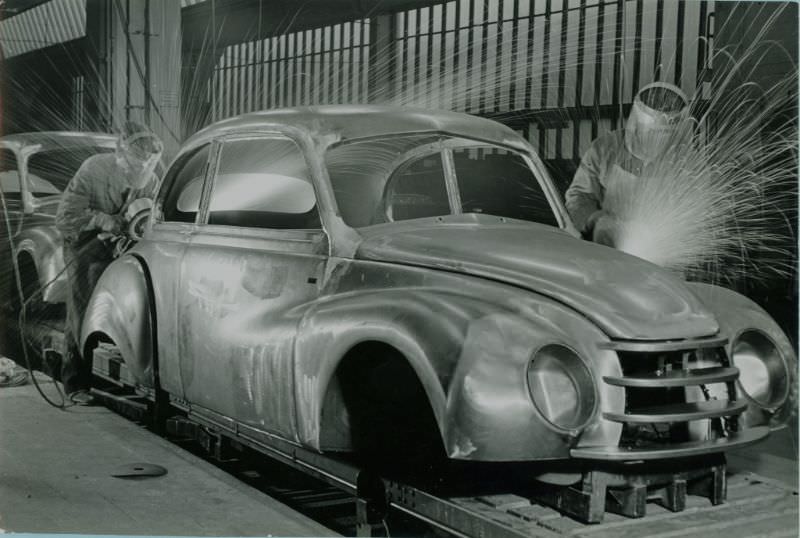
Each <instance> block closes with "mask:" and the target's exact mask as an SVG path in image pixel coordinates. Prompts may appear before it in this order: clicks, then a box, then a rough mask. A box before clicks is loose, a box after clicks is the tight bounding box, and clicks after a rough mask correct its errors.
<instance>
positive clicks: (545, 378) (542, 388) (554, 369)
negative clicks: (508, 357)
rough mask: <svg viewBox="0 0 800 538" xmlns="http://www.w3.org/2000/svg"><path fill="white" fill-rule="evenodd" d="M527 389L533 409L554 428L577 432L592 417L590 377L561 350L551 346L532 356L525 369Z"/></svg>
mask: <svg viewBox="0 0 800 538" xmlns="http://www.w3.org/2000/svg"><path fill="white" fill-rule="evenodd" d="M528 389H529V390H530V393H531V398H533V403H534V404H535V405H536V408H537V409H538V410H539V412H540V413H541V414H542V416H543V417H544V418H545V419H546V420H547V421H548V422H550V423H551V424H552V425H554V426H556V427H557V428H560V429H563V430H578V429H581V428H582V427H584V426H585V425H586V424H587V423H588V422H589V420H591V418H592V415H593V414H594V410H595V405H596V401H597V397H596V395H595V386H594V381H593V380H592V374H591V372H589V369H588V368H587V367H586V365H585V364H584V362H583V361H582V360H581V359H580V357H579V356H578V355H577V354H576V353H575V352H574V351H572V350H571V349H569V348H567V347H565V346H561V345H558V344H551V345H548V346H544V347H543V348H541V349H540V350H539V351H538V352H537V353H536V355H535V356H534V357H533V360H532V361H531V364H530V366H529V367H528Z"/></svg>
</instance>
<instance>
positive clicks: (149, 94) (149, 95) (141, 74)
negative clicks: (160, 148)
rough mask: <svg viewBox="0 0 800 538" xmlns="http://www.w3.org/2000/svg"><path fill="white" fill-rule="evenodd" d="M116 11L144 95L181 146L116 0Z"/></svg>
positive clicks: (165, 127)
mask: <svg viewBox="0 0 800 538" xmlns="http://www.w3.org/2000/svg"><path fill="white" fill-rule="evenodd" d="M114 11H115V12H116V13H117V18H118V19H119V22H120V24H121V25H122V27H123V28H124V29H125V30H124V32H123V33H124V34H125V41H126V42H127V44H128V51H127V52H128V56H129V57H130V58H131V59H132V60H133V67H134V68H135V69H136V72H137V73H138V74H139V80H141V82H142V86H143V87H144V93H145V95H147V99H148V100H149V101H150V103H151V104H152V105H153V109H154V110H155V111H156V114H158V117H159V118H161V122H162V124H163V125H164V129H166V131H167V132H168V133H169V135H170V136H171V137H172V138H173V140H175V142H177V143H178V144H180V143H181V140H180V138H178V135H176V134H175V132H174V131H173V130H172V129H171V128H170V126H169V123H167V120H166V118H164V115H163V114H162V113H161V109H160V108H159V106H158V103H156V100H155V99H153V94H152V92H151V91H150V83H149V82H150V81H149V80H147V77H146V76H145V74H144V70H143V69H142V66H141V64H139V58H137V57H136V53H135V52H134V50H133V41H131V36H130V34H129V33H128V30H127V28H128V24H129V21H128V20H127V17H125V16H124V15H123V13H122V5H121V4H120V0H114ZM149 37H150V36H149V35H148V36H146V38H148V39H149Z"/></svg>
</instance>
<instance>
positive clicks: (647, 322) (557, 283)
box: [355, 215, 719, 340]
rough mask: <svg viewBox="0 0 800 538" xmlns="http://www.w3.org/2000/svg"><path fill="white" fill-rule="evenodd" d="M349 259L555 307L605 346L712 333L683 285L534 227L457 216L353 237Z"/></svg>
mask: <svg viewBox="0 0 800 538" xmlns="http://www.w3.org/2000/svg"><path fill="white" fill-rule="evenodd" d="M360 232H361V234H362V237H363V241H362V243H361V244H360V245H359V247H358V250H357V251H356V255H355V257H356V258H357V259H362V260H371V261H381V262H391V263H401V264H407V265H415V266H422V267H430V268H433V269H443V270H447V271H454V272H459V273H464V274H467V275H473V276H478V277H484V278H490V279H493V280H498V281H502V282H506V283H508V284H512V285H515V286H519V287H522V288H526V289H528V290H531V291H532V292H535V293H538V294H541V295H544V296H546V297H549V298H552V299H554V300H556V301H559V302H561V303H563V304H565V305H567V306H569V307H571V308H573V309H574V310H576V311H578V312H580V313H581V314H583V315H584V316H586V317H587V318H589V319H591V320H592V321H594V322H595V323H596V324H597V325H598V326H599V327H600V328H601V329H603V331H605V332H606V334H608V335H609V336H610V337H612V338H618V339H630V340H668V339H684V338H699V337H703V336H709V335H713V334H715V333H716V332H717V331H718V330H719V326H718V324H717V321H716V319H715V318H714V316H713V315H712V314H711V312H710V311H709V310H707V309H706V308H705V307H704V306H703V304H702V303H701V302H700V300H699V299H698V298H697V297H695V296H694V295H693V294H692V293H691V292H690V291H689V290H688V288H687V287H686V286H685V284H684V282H683V281H682V280H681V279H679V278H677V277H676V276H674V275H673V274H671V273H669V272H667V271H665V270H664V269H662V268H660V267H658V266H656V265H653V264H651V263H649V262H646V261H644V260H641V259H639V258H636V257H634V256H629V255H627V254H624V253H622V252H619V251H616V250H613V249H611V248H607V247H603V246H600V245H595V244H593V243H589V242H587V241H582V240H580V239H576V238H574V237H572V236H571V235H569V234H568V233H566V232H564V231H562V230H559V229H556V228H552V227H549V226H542V225H537V224H527V223H517V222H514V223H508V222H505V223H503V222H500V219H498V218H496V217H487V216H481V215H461V216H455V217H445V218H439V219H436V220H432V219H424V220H413V221H405V222H398V223H392V224H387V225H381V226H374V227H370V228H365V229H361V230H360Z"/></svg>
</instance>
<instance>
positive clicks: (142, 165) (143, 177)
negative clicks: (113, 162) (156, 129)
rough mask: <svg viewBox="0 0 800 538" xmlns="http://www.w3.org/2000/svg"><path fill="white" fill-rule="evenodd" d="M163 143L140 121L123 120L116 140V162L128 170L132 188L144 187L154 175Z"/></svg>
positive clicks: (127, 175)
mask: <svg viewBox="0 0 800 538" xmlns="http://www.w3.org/2000/svg"><path fill="white" fill-rule="evenodd" d="M163 152H164V145H163V144H162V142H161V140H160V139H159V138H158V136H156V134H155V133H153V132H152V131H150V130H149V129H148V128H147V127H145V126H144V125H142V124H140V123H136V122H133V121H128V122H125V125H124V127H123V129H122V133H120V137H119V138H118V140H117V162H118V163H119V165H120V166H121V167H123V168H125V169H126V171H127V172H128V173H127V174H126V177H127V179H128V182H129V184H130V186H131V187H132V188H134V189H141V188H144V187H145V186H146V185H147V184H148V183H150V181H151V180H153V178H154V177H155V170H156V167H157V166H158V163H159V162H160V161H161V155H162V153H163Z"/></svg>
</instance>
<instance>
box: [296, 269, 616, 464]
mask: <svg viewBox="0 0 800 538" xmlns="http://www.w3.org/2000/svg"><path fill="white" fill-rule="evenodd" d="M455 289H456V288H453V291H451V290H449V289H447V290H445V289H442V288H439V289H431V288H427V287H426V288H422V287H413V288H401V289H397V288H394V289H381V290H375V289H373V290H369V291H364V292H357V293H348V294H346V295H343V296H332V297H331V298H329V299H327V300H325V301H323V302H321V303H320V304H319V305H317V307H315V309H314V310H313V311H312V312H310V313H309V315H308V316H307V317H306V318H305V319H304V320H303V322H302V325H301V331H300V334H301V337H300V339H299V340H298V344H297V352H296V357H297V358H298V360H297V363H296V373H295V382H296V384H297V395H298V400H297V402H298V421H297V422H298V424H299V428H300V431H299V436H300V441H301V442H303V443H306V444H308V445H310V446H312V447H314V448H316V449H321V448H322V447H321V446H320V445H321V443H320V424H321V416H322V406H323V403H324V402H325V397H326V392H327V389H328V387H329V386H330V385H331V383H332V381H333V380H334V374H335V372H336V368H337V367H338V365H339V363H340V361H341V360H342V358H343V357H344V356H345V355H346V354H347V352H348V351H349V350H351V349H352V348H353V347H355V346H356V345H357V344H359V343H362V342H365V341H378V342H382V343H385V344H388V345H391V346H393V347H394V348H396V349H397V350H398V351H399V352H400V353H402V354H403V355H404V356H405V358H406V359H407V360H408V362H409V364H410V365H411V367H412V368H413V369H414V370H415V372H416V373H417V376H418V378H419V379H420V381H421V383H422V386H423V388H424V389H425V391H426V393H427V395H428V399H429V402H430V404H431V408H432V410H433V413H434V416H435V418H436V421H437V423H438V426H439V432H440V434H441V436H442V441H443V443H444V446H445V450H446V452H447V454H448V455H449V457H451V458H457V459H469V460H481V461H513V460H534V459H540V458H553V457H566V456H568V454H569V449H570V447H572V446H575V445H576V443H578V442H580V443H582V444H588V445H593V444H609V443H612V444H613V443H616V441H617V440H618V439H619V435H620V432H621V428H620V426H619V425H618V424H613V423H610V422H608V421H605V420H602V419H601V418H599V416H598V418H597V420H595V421H594V422H593V423H592V425H591V426H589V427H587V429H586V430H585V431H584V432H582V436H581V437H580V440H579V439H578V438H577V437H565V436H564V435H563V434H561V433H559V432H556V431H553V430H552V429H551V428H548V427H547V425H546V424H545V423H544V421H543V419H542V418H541V417H540V415H539V414H538V412H537V411H536V409H535V407H534V405H533V403H532V401H531V397H530V393H529V391H528V387H527V376H526V373H527V366H528V362H529V360H530V358H531V354H532V352H533V351H534V350H535V349H537V348H538V347H539V346H541V345H543V344H549V343H554V342H565V343H569V345H570V346H572V347H576V346H577V347H579V348H580V350H581V352H582V355H583V356H584V357H585V358H586V359H587V362H589V363H590V368H591V369H592V370H593V371H594V375H595V377H596V379H601V376H602V375H619V363H618V361H617V359H616V356H615V355H614V353H613V352H607V351H601V350H599V349H597V344H598V343H599V342H601V341H603V340H605V339H606V337H605V336H604V335H603V333H602V332H601V331H600V330H599V329H597V328H596V327H594V326H593V325H591V324H590V323H589V322H588V321H587V320H585V319H583V318H582V317H580V316H579V315H577V314H576V313H573V312H571V311H569V310H567V309H565V308H564V307H563V306H561V305H558V304H557V303H554V302H552V301H549V300H547V299H544V298H540V297H538V296H535V295H534V294H528V293H519V292H518V290H513V289H510V288H506V287H505V286H496V285H492V284H488V283H480V284H478V282H477V281H472V283H471V285H470V287H469V289H470V293H469V294H467V293H463V292H457V291H455ZM461 289H464V288H463V287H462V288H461ZM573 330H574V331H577V334H579V335H580V336H579V337H576V336H575V334H576V333H573V332H572V331H573ZM576 338H578V339H580V340H581V341H582V343H581V344H580V345H577V344H576V343H575V342H576ZM600 385H601V387H600V390H601V391H604V392H602V393H601V394H600V395H599V396H600V400H601V406H602V409H603V410H617V411H619V410H620V409H621V408H622V407H623V406H624V395H623V394H622V393H621V391H619V390H615V389H614V388H605V384H600ZM334 386H335V385H334ZM598 415H599V414H598ZM343 422H346V421H343Z"/></svg>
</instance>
